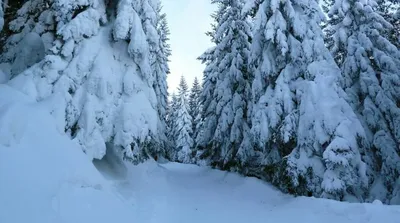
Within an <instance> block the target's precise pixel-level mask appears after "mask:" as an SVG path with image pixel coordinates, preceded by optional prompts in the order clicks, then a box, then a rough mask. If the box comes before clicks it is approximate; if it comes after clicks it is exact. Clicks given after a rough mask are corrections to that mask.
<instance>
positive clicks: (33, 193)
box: [0, 85, 131, 223]
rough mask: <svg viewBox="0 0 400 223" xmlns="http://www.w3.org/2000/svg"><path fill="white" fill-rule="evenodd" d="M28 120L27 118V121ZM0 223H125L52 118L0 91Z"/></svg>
mask: <svg viewBox="0 0 400 223" xmlns="http://www.w3.org/2000/svg"><path fill="white" fill-rule="evenodd" d="M27 114H29V115H27ZM0 182H2V183H1V184H0V197H1V201H0V222H4V223H8V222H9V223H11V222H15V223H18V222H21V223H22V222H32V223H36V222H37V223H39V222H40V223H46V222H48V223H56V222H65V223H67V222H71V223H72V222H74V223H79V222H82V223H83V222H86V223H87V222H98V223H101V222H111V221H116V222H130V220H129V218H130V212H131V209H130V207H129V206H128V205H127V204H126V203H124V201H122V200H121V199H120V198H119V197H118V196H117V195H116V194H115V192H113V190H112V189H111V186H110V183H109V182H108V181H106V180H105V179H104V178H103V177H102V176H101V175H100V174H99V172H98V171H97V170H96V169H95V168H94V167H93V165H92V164H91V162H90V160H89V159H88V157H86V156H85V155H84V153H83V152H82V150H81V148H80V147H79V146H78V144H77V143H74V142H72V141H71V140H69V138H67V137H66V136H62V135H60V134H59V132H58V131H57V130H56V126H55V121H54V118H53V116H51V115H50V114H48V113H47V111H46V110H43V109H41V108H40V106H38V105H37V104H34V101H32V100H29V98H27V97H26V96H25V95H23V94H22V93H20V92H18V91H16V90H14V89H13V88H11V87H9V86H6V85H0Z"/></svg>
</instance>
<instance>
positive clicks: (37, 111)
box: [0, 85, 400, 223]
mask: <svg viewBox="0 0 400 223" xmlns="http://www.w3.org/2000/svg"><path fill="white" fill-rule="evenodd" d="M44 107H45V105H43V104H41V103H39V104H38V103H36V101H35V100H34V99H31V98H29V97H28V96H26V95H25V94H23V93H21V92H19V91H17V90H15V89H13V88H12V87H10V86H7V85H0V182H2V183H1V184H0V197H1V199H0V222H5V223H9V222H10V223H13V222H16V223H19V222H21V223H22V222H32V223H47V222H49V223H58V222H60V223H61V222H62V223H80V222H82V223H88V222H96V223H102V222H104V223H105V222H120V223H123V222H140V223H147V222H149V223H150V222H157V223H169V222H174V223H179V222H191V223H197V222H199V223H204V222H208V223H214V222H230V223H236V222H238V223H239V222H240V223H242V222H254V223H257V222H263V223H265V222H266V223H268V222H271V223H272V222H274V223H275V222H280V223H292V222H309V223H313V222H325V223H337V222H341V223H354V222H363V223H375V222H376V223H378V222H385V223H395V222H398V219H399V218H400V208H399V206H386V205H382V203H381V202H380V201H378V200H377V201H374V202H373V204H356V203H354V204H351V203H340V202H337V201H332V200H325V199H316V198H306V197H298V198H294V197H292V196H290V195H284V194H282V193H281V192H279V191H277V190H276V189H274V188H273V187H271V186H270V185H268V184H266V183H264V182H262V181H260V180H258V179H255V178H246V177H242V176H239V175H238V174H235V173H228V172H222V171H218V170H212V169H210V168H208V167H198V166H194V165H188V164H178V163H164V164H160V163H156V162H155V161H148V162H146V163H143V164H140V165H138V166H134V165H131V164H129V163H124V162H123V161H120V160H119V159H118V156H116V155H115V154H114V153H112V152H109V151H107V153H106V155H105V157H104V158H103V159H102V160H95V161H93V163H94V165H93V164H92V162H91V159H90V157H88V156H87V155H85V154H84V153H83V152H82V149H81V148H80V146H79V144H78V143H76V142H74V141H71V140H70V139H69V138H68V137H67V136H65V135H63V134H60V132H59V131H58V130H57V128H56V121H55V119H54V117H53V116H52V115H50V114H49V112H48V109H44ZM27 114H29V115H27ZM95 167H97V169H96V168H95Z"/></svg>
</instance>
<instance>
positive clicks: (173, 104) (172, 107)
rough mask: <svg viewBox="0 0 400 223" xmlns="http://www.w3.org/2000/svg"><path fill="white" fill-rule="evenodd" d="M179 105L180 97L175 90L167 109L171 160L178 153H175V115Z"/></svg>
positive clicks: (168, 155) (168, 148)
mask: <svg viewBox="0 0 400 223" xmlns="http://www.w3.org/2000/svg"><path fill="white" fill-rule="evenodd" d="M177 105H178V97H177V95H176V93H175V92H173V93H172V95H171V98H170V100H169V101H168V110H167V129H168V131H167V137H168V142H169V146H168V147H167V151H166V155H167V158H168V159H169V160H171V161H172V160H174V157H175V155H176V153H175V148H176V145H175V137H176V133H175V123H176V117H175V111H176V110H177Z"/></svg>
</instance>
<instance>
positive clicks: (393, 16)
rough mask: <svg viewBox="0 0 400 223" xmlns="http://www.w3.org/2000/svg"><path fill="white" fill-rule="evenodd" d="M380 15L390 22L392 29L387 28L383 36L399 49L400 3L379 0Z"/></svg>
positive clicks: (394, 0) (390, 0)
mask: <svg viewBox="0 0 400 223" xmlns="http://www.w3.org/2000/svg"><path fill="white" fill-rule="evenodd" d="M377 3H378V6H377V11H378V13H379V14H380V15H381V16H382V17H383V18H384V19H385V20H386V21H387V22H389V23H390V24H391V25H392V27H390V28H389V27H386V29H384V30H382V34H383V35H384V36H385V38H386V39H388V40H389V41H390V42H391V43H392V44H393V45H395V46H396V47H397V48H400V1H399V0H377Z"/></svg>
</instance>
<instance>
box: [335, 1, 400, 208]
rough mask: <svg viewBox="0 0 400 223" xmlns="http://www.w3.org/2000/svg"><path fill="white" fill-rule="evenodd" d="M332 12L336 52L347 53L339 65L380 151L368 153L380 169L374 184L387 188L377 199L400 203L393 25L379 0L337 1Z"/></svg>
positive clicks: (398, 59)
mask: <svg viewBox="0 0 400 223" xmlns="http://www.w3.org/2000/svg"><path fill="white" fill-rule="evenodd" d="M329 16H330V17H331V18H336V19H338V20H340V22H339V23H338V24H337V25H336V26H335V30H336V31H335V33H334V37H333V39H334V43H335V44H334V46H333V48H332V52H333V54H342V55H343V60H341V61H339V63H338V64H339V66H340V68H341V69H342V73H343V76H344V83H345V87H346V91H347V92H348V95H349V96H350V98H349V100H350V101H351V104H352V105H353V107H354V109H355V110H356V111H357V112H358V113H359V114H360V115H361V119H362V121H363V123H364V126H365V128H366V129H367V130H368V135H369V138H368V139H369V141H370V143H371V145H372V148H371V149H369V151H374V154H373V155H375V159H372V158H370V156H371V155H370V154H366V156H365V157H364V159H365V160H367V161H368V162H369V163H368V164H369V166H370V167H372V168H373V169H375V170H376V171H378V174H377V176H376V177H374V178H373V187H372V188H382V187H383V188H386V191H385V192H383V193H382V191H380V192H379V193H377V192H376V191H375V190H374V189H372V191H371V196H372V199H376V198H377V199H381V200H382V201H383V202H387V203H389V202H391V203H400V199H399V198H400V197H397V199H393V196H394V194H395V193H397V192H396V191H395V190H394V188H398V184H399V183H400V182H399V181H398V179H399V176H400V175H399V174H400V107H399V101H400V100H399V99H400V90H399V89H400V85H399V83H400V82H399V80H400V73H399V69H400V51H399V49H398V48H397V47H396V46H394V45H393V44H392V43H391V42H390V41H389V40H388V39H386V37H385V29H390V28H392V26H391V24H390V23H389V22H387V21H386V20H385V19H384V18H383V17H382V16H381V15H380V14H379V13H378V12H377V2H376V1H374V0H370V1H360V0H336V1H335V4H334V5H333V7H332V8H331V10H330V12H329ZM367 155H369V156H367ZM391 198H392V201H390V199H391Z"/></svg>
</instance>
